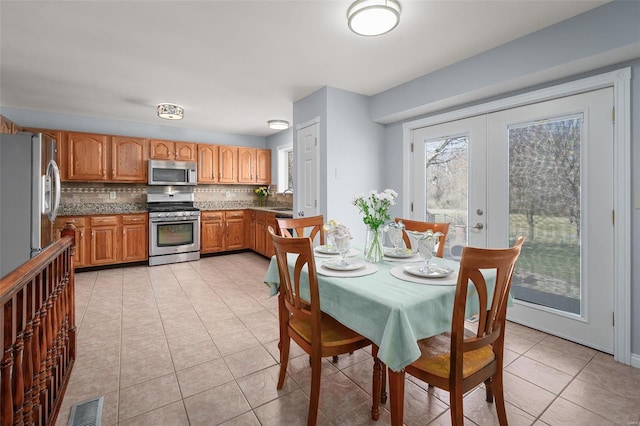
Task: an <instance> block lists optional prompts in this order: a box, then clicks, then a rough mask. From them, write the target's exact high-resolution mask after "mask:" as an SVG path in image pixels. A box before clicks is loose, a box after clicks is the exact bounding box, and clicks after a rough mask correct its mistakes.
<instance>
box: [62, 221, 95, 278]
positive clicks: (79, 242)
mask: <svg viewBox="0 0 640 426" xmlns="http://www.w3.org/2000/svg"><path fill="white" fill-rule="evenodd" d="M87 220H88V218H86V217H78V216H76V217H58V218H57V219H56V226H55V239H56V240H57V239H58V238H60V232H61V231H62V229H63V228H64V227H65V225H66V224H67V222H73V225H74V226H75V227H76V253H75V255H74V256H73V264H74V266H75V267H76V268H81V267H83V266H88V263H89V262H88V259H87V247H88V246H87V236H86V229H87V226H86V224H87Z"/></svg>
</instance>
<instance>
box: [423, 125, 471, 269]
mask: <svg viewBox="0 0 640 426" xmlns="http://www.w3.org/2000/svg"><path fill="white" fill-rule="evenodd" d="M468 148H469V137H468V136H466V135H464V136H455V137H447V138H441V139H436V140H431V141H426V142H425V154H426V158H425V163H426V167H427V169H426V182H425V188H426V196H425V200H426V205H425V206H423V207H424V210H423V211H425V212H426V215H425V217H424V220H425V221H427V222H449V223H450V224H451V225H449V234H448V235H447V244H446V249H445V257H446V258H454V259H459V258H460V254H461V251H462V247H463V246H465V245H466V244H467V194H468V188H467V183H468V178H467V170H468V158H469V155H468Z"/></svg>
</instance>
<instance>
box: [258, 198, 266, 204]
mask: <svg viewBox="0 0 640 426" xmlns="http://www.w3.org/2000/svg"><path fill="white" fill-rule="evenodd" d="M264 198H265V197H260V196H258V207H264Z"/></svg>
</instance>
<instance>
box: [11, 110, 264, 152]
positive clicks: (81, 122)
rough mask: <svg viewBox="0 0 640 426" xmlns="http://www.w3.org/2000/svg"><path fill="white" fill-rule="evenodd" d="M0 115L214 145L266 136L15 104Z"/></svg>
mask: <svg viewBox="0 0 640 426" xmlns="http://www.w3.org/2000/svg"><path fill="white" fill-rule="evenodd" d="M0 115H3V116H5V117H7V118H8V119H10V120H11V121H13V122H14V123H16V124H17V125H19V126H23V127H39V128H42V129H56V130H69V131H75V132H87V133H102V134H107V135H119V136H132V137H141V138H154V139H168V140H175V141H186V142H199V143H209V144H216V145H236V146H249V147H254V148H266V144H267V141H266V138H263V137H259V136H250V135H237V134H232V133H221V132H212V131H208V130H198V129H187V128H184V127H176V126H169V125H161V124H155V125H154V124H145V123H138V122H133V121H122V120H113V119H108V118H96V117H84V116H78V115H68V114H58V113H53V112H43V111H29V110H25V109H18V108H7V107H0Z"/></svg>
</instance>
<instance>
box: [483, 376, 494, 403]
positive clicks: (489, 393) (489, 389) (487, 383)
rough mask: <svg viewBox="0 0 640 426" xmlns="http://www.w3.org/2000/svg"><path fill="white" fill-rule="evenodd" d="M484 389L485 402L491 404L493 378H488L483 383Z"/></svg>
mask: <svg viewBox="0 0 640 426" xmlns="http://www.w3.org/2000/svg"><path fill="white" fill-rule="evenodd" d="M484 387H485V389H486V390H487V397H486V401H487V402H493V377H489V378H488V379H487V380H486V381H485V382H484Z"/></svg>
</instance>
